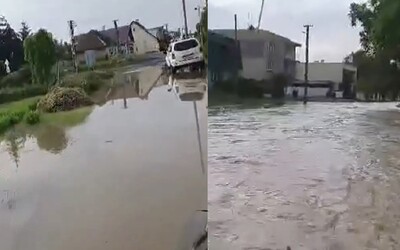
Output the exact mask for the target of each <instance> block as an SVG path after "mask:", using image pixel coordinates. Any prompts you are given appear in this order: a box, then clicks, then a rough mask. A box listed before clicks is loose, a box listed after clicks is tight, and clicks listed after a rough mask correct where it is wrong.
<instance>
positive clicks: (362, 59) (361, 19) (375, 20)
mask: <svg viewBox="0 0 400 250" xmlns="http://www.w3.org/2000/svg"><path fill="white" fill-rule="evenodd" d="M349 17H350V19H351V25H352V26H361V28H362V31H361V32H360V42H361V45H362V47H363V49H362V50H360V51H357V52H356V53H354V54H353V61H354V65H355V66H356V67H358V78H359V81H358V89H359V90H361V91H363V92H364V94H365V95H366V98H367V99H369V98H371V97H372V96H375V97H378V98H375V100H376V99H378V100H387V99H391V100H396V99H398V96H399V94H400V87H399V82H400V72H399V71H400V67H399V65H400V47H399V44H400V29H398V23H399V21H400V1H398V0H368V1H367V2H366V3H352V4H351V5H350V13H349ZM346 59H348V58H346Z"/></svg>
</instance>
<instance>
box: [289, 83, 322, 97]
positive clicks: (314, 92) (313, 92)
mask: <svg viewBox="0 0 400 250" xmlns="http://www.w3.org/2000/svg"><path fill="white" fill-rule="evenodd" d="M296 88H297V90H298V97H303V96H304V87H296ZM328 90H329V88H308V92H307V96H308V97H326V93H327V92H328ZM292 92H293V87H290V86H289V87H287V89H286V95H288V96H292Z"/></svg>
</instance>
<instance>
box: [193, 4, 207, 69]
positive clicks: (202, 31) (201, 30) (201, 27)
mask: <svg viewBox="0 0 400 250" xmlns="http://www.w3.org/2000/svg"><path fill="white" fill-rule="evenodd" d="M196 31H197V32H196V33H197V34H198V35H199V40H200V41H201V48H202V50H203V54H204V58H205V60H206V62H207V59H208V4H207V3H206V6H205V7H204V9H203V11H202V12H201V19H200V23H198V24H197V25H196Z"/></svg>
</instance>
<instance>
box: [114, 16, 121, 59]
mask: <svg viewBox="0 0 400 250" xmlns="http://www.w3.org/2000/svg"><path fill="white" fill-rule="evenodd" d="M113 22H114V28H115V33H116V34H117V56H118V55H119V50H120V48H119V46H120V42H119V29H118V23H117V22H118V20H117V19H116V20H113Z"/></svg>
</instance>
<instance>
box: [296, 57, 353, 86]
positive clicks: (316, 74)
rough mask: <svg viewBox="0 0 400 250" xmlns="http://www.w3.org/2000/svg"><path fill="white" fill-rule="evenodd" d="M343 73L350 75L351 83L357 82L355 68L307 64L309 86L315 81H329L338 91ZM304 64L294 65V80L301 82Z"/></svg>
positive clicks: (341, 65)
mask: <svg viewBox="0 0 400 250" xmlns="http://www.w3.org/2000/svg"><path fill="white" fill-rule="evenodd" d="M345 71H347V72H349V73H351V78H352V79H351V83H353V84H355V83H356V82H357V68H356V67H354V66H352V65H349V64H346V63H328V62H313V63H309V64H308V80H309V81H310V84H312V82H315V81H319V82H323V81H330V82H333V83H334V89H335V90H339V84H341V83H343V81H344V77H345V76H344V74H345ZM304 74H305V63H297V64H296V80H300V81H303V80H304Z"/></svg>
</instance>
